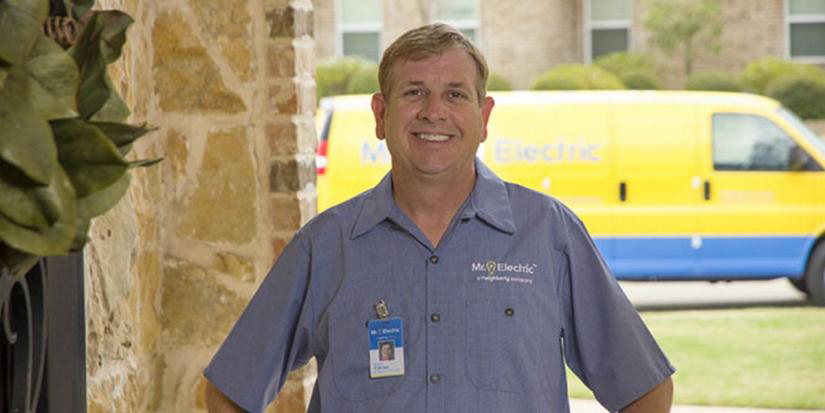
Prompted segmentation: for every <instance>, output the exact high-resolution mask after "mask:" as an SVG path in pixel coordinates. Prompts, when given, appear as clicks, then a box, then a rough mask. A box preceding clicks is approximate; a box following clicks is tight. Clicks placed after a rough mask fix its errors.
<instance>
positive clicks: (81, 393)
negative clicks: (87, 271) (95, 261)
mask: <svg viewBox="0 0 825 413" xmlns="http://www.w3.org/2000/svg"><path fill="white" fill-rule="evenodd" d="M0 271H2V273H0V327H1V328H0V413H35V412H36V413H56V412H60V413H64V412H66V413H74V412H85V411H86V341H85V340H86V338H85V337H86V327H85V315H84V298H83V296H84V291H83V261H82V255H80V254H73V255H70V256H67V257H49V258H47V259H44V260H41V261H40V262H39V263H38V264H37V265H35V266H34V268H32V269H31V270H29V272H28V273H27V274H26V275H24V276H14V275H12V274H10V273H9V272H8V271H7V270H6V269H2V270H0ZM47 310H48V311H47Z"/></svg>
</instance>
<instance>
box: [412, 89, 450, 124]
mask: <svg viewBox="0 0 825 413" xmlns="http://www.w3.org/2000/svg"><path fill="white" fill-rule="evenodd" d="M418 116H419V118H420V119H422V120H427V121H430V122H438V121H443V120H445V119H446V118H447V107H446V106H445V105H444V102H443V101H442V100H441V96H439V95H438V94H436V93H432V94H430V95H428V96H427V97H426V98H425V99H424V102H423V106H422V107H421V111H419V112H418Z"/></svg>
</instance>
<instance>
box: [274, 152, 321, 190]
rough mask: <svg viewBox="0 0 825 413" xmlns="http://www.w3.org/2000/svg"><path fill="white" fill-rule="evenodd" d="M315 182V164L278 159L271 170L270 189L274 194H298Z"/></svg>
mask: <svg viewBox="0 0 825 413" xmlns="http://www.w3.org/2000/svg"><path fill="white" fill-rule="evenodd" d="M314 182H315V164H314V162H298V161H297V160H295V159H277V160H274V161H272V163H271V164H270V169H269V187H270V190H271V191H272V192H279V193H291V192H296V191H298V190H300V189H301V188H303V187H304V186H306V185H307V184H309V183H314Z"/></svg>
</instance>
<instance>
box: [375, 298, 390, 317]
mask: <svg viewBox="0 0 825 413" xmlns="http://www.w3.org/2000/svg"><path fill="white" fill-rule="evenodd" d="M375 314H377V315H378V319H379V320H383V319H385V318H387V317H389V316H390V310H389V308H387V303H386V302H385V301H384V300H378V302H377V303H375Z"/></svg>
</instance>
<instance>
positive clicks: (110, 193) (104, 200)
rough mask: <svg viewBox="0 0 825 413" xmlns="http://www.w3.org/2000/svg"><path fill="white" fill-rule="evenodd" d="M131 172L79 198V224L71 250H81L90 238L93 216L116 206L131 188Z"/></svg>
mask: <svg viewBox="0 0 825 413" xmlns="http://www.w3.org/2000/svg"><path fill="white" fill-rule="evenodd" d="M129 180H130V177H129V174H123V176H121V177H120V179H118V180H117V181H116V182H115V183H114V184H112V185H110V186H108V187H106V188H104V189H102V190H100V191H97V192H95V193H93V194H90V195H89V196H87V197H85V198H80V199H78V200H77V224H76V225H77V226H76V228H77V229H76V231H75V237H74V240H73V241H72V246H71V250H73V251H74V250H80V249H81V248H83V245H85V244H86V241H87V240H88V235H87V233H88V232H89V226H90V224H91V221H92V218H94V217H96V216H98V215H101V214H103V213H104V212H106V211H108V210H109V209H111V208H112V207H113V206H115V205H116V204H117V203H118V201H120V199H121V198H123V195H125V194H126V191H128V190H129Z"/></svg>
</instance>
